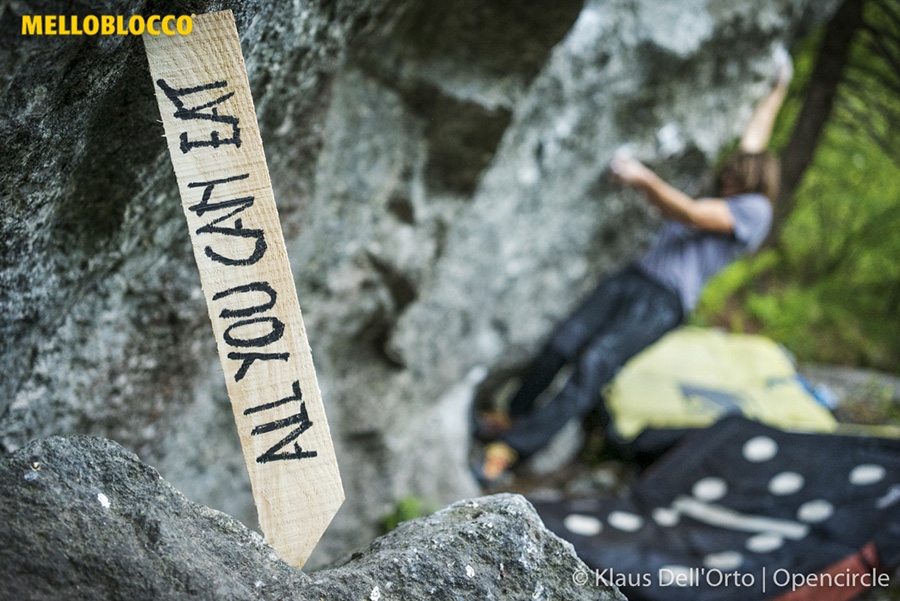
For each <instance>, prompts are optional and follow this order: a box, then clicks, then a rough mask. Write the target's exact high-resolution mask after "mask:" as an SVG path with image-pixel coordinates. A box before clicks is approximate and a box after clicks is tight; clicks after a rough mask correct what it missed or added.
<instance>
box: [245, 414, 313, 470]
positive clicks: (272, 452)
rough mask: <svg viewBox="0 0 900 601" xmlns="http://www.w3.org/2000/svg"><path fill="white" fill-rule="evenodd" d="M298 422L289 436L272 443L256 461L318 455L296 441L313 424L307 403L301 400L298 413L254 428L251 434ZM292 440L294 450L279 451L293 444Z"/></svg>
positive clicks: (305, 457)
mask: <svg viewBox="0 0 900 601" xmlns="http://www.w3.org/2000/svg"><path fill="white" fill-rule="evenodd" d="M296 424H299V425H297V427H296V428H294V429H293V430H291V432H290V433H289V434H288V435H287V436H285V437H284V438H282V439H281V440H279V441H278V442H277V443H275V444H274V445H272V447H271V448H269V450H268V451H266V452H265V453H263V454H262V455H260V456H259V457H257V458H256V463H269V462H270V461H287V460H288V459H308V458H310V457H315V456H316V455H318V453H317V452H316V451H304V450H303V447H301V446H300V444H299V443H297V442H294V441H295V440H297V438H299V437H300V435H301V434H303V433H304V432H306V431H307V430H309V429H310V428H312V425H313V423H312V420H310V419H309V414H308V413H307V411H306V403H304V402H302V401H301V402H300V412H299V413H298V414H297V415H292V416H291V417H287V418H284V419H279V420H276V421H274V422H270V423H268V424H263V425H261V426H257V427H255V428H253V431H251V432H250V435H251V436H256V435H258V434H264V433H266V432H271V431H273V430H280V429H281V428H287V427H289V426H293V425H296ZM292 442H293V443H294V450H293V451H292V452H287V453H279V451H280V450H281V449H283V448H284V447H286V446H287V445H289V444H291V443H292Z"/></svg>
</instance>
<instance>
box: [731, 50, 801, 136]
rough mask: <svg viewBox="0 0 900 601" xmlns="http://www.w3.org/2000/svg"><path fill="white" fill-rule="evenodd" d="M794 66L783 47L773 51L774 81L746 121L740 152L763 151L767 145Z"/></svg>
mask: <svg viewBox="0 0 900 601" xmlns="http://www.w3.org/2000/svg"><path fill="white" fill-rule="evenodd" d="M793 74H794V68H793V65H792V63H791V56H790V55H789V54H788V52H787V50H785V49H784V48H783V47H779V48H778V50H777V51H776V52H775V83H774V85H773V87H772V89H771V90H770V91H769V93H768V94H766V96H764V97H763V99H762V100H760V101H759V102H758V103H757V105H756V108H755V109H754V110H753V115H752V116H751V117H750V121H749V122H748V123H747V128H746V129H745V130H744V135H743V136H742V137H741V145H740V149H741V152H746V153H751V154H752V153H759V152H763V151H764V150H765V149H766V147H767V146H768V145H769V139H770V138H771V137H772V127H773V126H774V125H775V117H776V116H777V115H778V111H779V110H780V109H781V105H782V103H784V98H785V96H786V95H787V90H788V84H790V82H791V77H793Z"/></svg>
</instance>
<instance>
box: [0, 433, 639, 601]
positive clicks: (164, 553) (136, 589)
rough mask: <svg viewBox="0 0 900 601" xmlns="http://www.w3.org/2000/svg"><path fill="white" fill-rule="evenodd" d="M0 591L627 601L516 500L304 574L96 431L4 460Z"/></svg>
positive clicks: (463, 513)
mask: <svg viewBox="0 0 900 601" xmlns="http://www.w3.org/2000/svg"><path fill="white" fill-rule="evenodd" d="M0 488H2V490H3V491H4V493H3V494H4V500H3V503H2V504H0V581H2V583H3V584H2V586H0V599H3V600H7V599H8V600H10V601H13V600H15V601H29V600H39V599H67V600H72V601H77V600H96V601H108V600H113V599H128V600H129V601H140V600H148V601H150V600H153V601H156V600H158V599H172V600H176V599H210V600H213V599H215V600H223V599H230V600H240V599H248V600H250V599H252V600H256V601H265V600H268V599H273V600H274V599H279V600H287V599H296V600H297V601H301V600H321V599H327V600H335V601H337V600H341V601H343V600H346V599H375V600H378V599H381V600H384V601H388V600H391V599H397V600H401V599H402V600H406V599H435V600H445V599H446V600H451V599H453V600H461V599H495V600H498V601H500V600H504V599H506V600H510V601H513V600H516V601H518V600H520V599H526V598H528V599H546V600H550V599H575V598H578V599H585V600H588V599H590V600H598V601H599V600H612V599H624V597H623V596H622V595H621V594H620V593H618V591H615V590H613V589H609V588H607V587H603V586H594V585H593V579H592V580H591V584H589V585H588V586H584V587H578V586H577V585H576V584H574V582H573V576H572V575H573V573H575V572H586V571H587V568H586V566H585V565H584V564H583V563H582V562H581V561H580V560H579V559H578V558H577V557H576V556H575V553H574V551H573V549H572V547H571V545H569V544H568V543H565V542H563V541H562V540H561V539H559V538H557V537H556V536H555V535H553V534H552V533H550V532H549V531H548V530H546V529H545V528H544V526H543V524H542V523H541V521H540V519H539V518H538V516H537V514H536V513H535V512H534V509H533V508H532V507H531V506H530V505H529V504H528V502H527V501H525V500H524V499H523V498H522V497H519V496H515V495H498V496H494V497H485V498H481V499H475V500H471V501H465V502H461V503H459V504H456V505H453V506H451V507H448V508H447V509H445V510H443V511H441V512H439V513H437V514H435V515H433V516H431V517H428V518H423V519H419V520H415V521H411V522H405V523H403V524H401V525H400V527H398V528H397V529H395V530H393V531H392V532H391V533H389V534H388V535H386V536H384V537H382V538H380V539H378V540H376V541H375V542H374V543H372V544H371V545H370V546H369V547H368V548H366V549H364V550H362V551H360V552H358V553H355V554H353V556H352V557H351V558H350V559H348V560H347V561H346V562H345V563H344V564H343V565H341V566H340V567H337V568H333V569H329V570H323V571H319V572H315V573H313V574H311V575H307V574H305V573H303V572H301V571H299V570H297V569H295V568H292V567H291V566H288V565H287V564H285V563H284V562H282V561H281V560H280V559H278V557H277V556H276V555H275V553H274V551H273V550H272V549H271V547H269V546H268V545H267V544H266V543H265V541H263V540H262V538H261V537H260V536H259V535H258V534H257V533H255V532H253V531H251V530H248V529H247V528H245V527H244V526H243V525H242V524H240V523H239V522H238V521H236V520H235V519H233V518H231V517H229V516H227V515H225V514H223V513H220V512H218V511H214V510H211V509H209V508H206V507H203V506H201V505H197V504H195V503H192V502H190V501H188V500H187V499H185V497H184V496H183V495H181V494H180V493H179V492H178V491H176V490H175V489H174V488H172V486H171V485H169V484H168V483H167V482H165V481H164V480H163V479H162V478H161V477H160V476H159V474H158V473H157V472H156V470H154V469H153V468H151V467H149V466H147V465H146V464H143V463H141V462H140V461H139V460H138V458H137V457H136V456H135V455H134V454H132V453H130V452H128V451H126V450H125V449H123V448H122V447H120V446H119V445H117V444H115V443H113V442H111V441H108V440H104V439H100V438H88V437H70V438H60V437H52V438H48V439H45V440H42V441H38V442H35V443H33V444H31V445H29V446H27V447H25V448H23V449H21V450H19V451H18V452H16V453H14V454H12V455H10V456H8V457H5V458H3V459H0Z"/></svg>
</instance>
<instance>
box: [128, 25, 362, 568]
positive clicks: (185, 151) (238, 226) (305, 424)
mask: <svg viewBox="0 0 900 601" xmlns="http://www.w3.org/2000/svg"><path fill="white" fill-rule="evenodd" d="M193 22H194V28H193V31H192V32H191V33H190V34H189V35H186V36H181V35H176V36H166V35H160V36H150V35H145V36H144V45H145V47H146V49H147V57H148V59H149V61H150V73H151V75H152V76H153V85H154V88H155V89H156V99H157V102H158V103H159V109H160V114H161V115H162V120H163V125H164V127H165V131H166V138H167V140H168V145H169V153H170V155H171V157H172V164H173V165H174V167H175V175H176V177H177V179H178V188H179V191H180V193H181V201H182V205H183V208H184V214H185V216H186V217H187V222H188V227H189V228H190V233H191V241H192V243H193V247H194V257H195V258H196V260H197V267H198V268H199V269H200V281H201V283H202V285H203V292H204V294H205V296H206V303H207V306H208V308H209V316H210V319H211V320H212V326H213V331H214V332H215V336H216V343H217V345H218V349H219V359H220V360H221V362H222V369H223V370H224V372H225V380H226V383H227V386H228V394H229V396H230V397H231V404H232V409H233V410H234V418H235V422H236V423H237V429H238V433H239V435H240V439H241V445H242V447H243V450H244V461H245V462H246V464H247V470H248V471H249V473H250V482H251V484H252V486H253V497H254V500H255V501H256V509H257V511H258V512H259V521H260V525H261V526H262V530H263V533H264V534H265V536H266V539H267V540H268V541H269V543H270V544H271V545H272V546H273V547H274V548H275V550H276V551H277V552H278V553H279V555H281V557H282V558H283V559H284V560H285V561H287V562H289V563H291V564H293V565H295V566H298V567H301V566H302V565H303V564H304V563H305V562H306V560H307V559H308V558H309V555H310V553H312V550H313V547H315V545H316V543H317V542H318V541H319V539H320V538H321V537H322V534H323V533H324V532H325V529H326V527H327V526H328V524H329V522H330V521H331V519H332V518H333V517H334V514H335V513H336V512H337V510H338V508H339V507H340V505H341V503H342V502H343V500H344V493H343V489H342V488H341V480H340V475H339V474H338V469H337V461H336V460H335V455H334V448H333V447H332V443H331V435H330V434H329V432H328V424H327V423H326V421H325V411H324V408H323V406H322V397H321V395H320V393H319V386H318V384H317V382H316V374H315V370H314V368H313V363H312V356H311V354H310V349H309V343H308V342H307V339H306V331H305V329H304V327H303V320H302V318H301V316H300V305H299V303H298V301H297V291H296V289H295V287H294V280H293V277H292V276H291V271H290V266H289V264H288V258H287V252H286V251H285V245H284V237H283V235H282V232H281V225H280V223H279V221H278V213H277V210H276V208H275V199H274V196H273V194H272V185H271V183H270V181H269V172H268V169H267V167H266V159H265V155H264V154H263V147H262V140H261V139H260V135H259V126H258V125H257V122H256V113H255V111H254V108H253V99H252V98H251V96H250V85H249V82H248V81H247V72H246V70H245V68H244V60H243V57H242V55H241V45H240V42H239V40H238V35H237V29H236V27H235V23H234V17H233V16H232V14H231V11H223V12H217V13H210V14H205V15H196V16H195V17H194V20H193Z"/></svg>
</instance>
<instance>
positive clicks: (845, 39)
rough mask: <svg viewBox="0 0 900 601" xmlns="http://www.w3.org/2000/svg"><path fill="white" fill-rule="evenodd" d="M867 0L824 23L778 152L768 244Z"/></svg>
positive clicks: (827, 108) (854, 1) (823, 118)
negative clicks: (809, 72)
mask: <svg viewBox="0 0 900 601" xmlns="http://www.w3.org/2000/svg"><path fill="white" fill-rule="evenodd" d="M866 1H867V0H845V1H844V3H843V4H842V5H841V6H840V8H838V10H837V12H836V13H835V14H834V16H833V17H832V18H831V20H830V21H829V22H828V25H827V26H826V29H825V36H824V38H823V39H822V45H821V47H820V48H819V56H818V59H817V61H816V66H815V68H814V69H813V73H812V76H811V77H810V82H809V88H808V89H807V92H806V99H805V100H804V101H803V108H802V109H801V110H800V115H799V116H798V117H797V122H796V123H795V124H794V131H793V132H792V133H791V139H790V141H789V142H788V144H787V146H786V147H785V149H784V152H783V153H782V159H781V192H780V194H779V195H778V202H777V203H776V205H775V216H774V220H773V223H772V230H771V232H770V234H769V236H770V241H772V240H775V239H776V236H777V234H778V231H779V230H780V229H781V225H782V224H783V223H784V220H785V218H786V217H787V216H788V215H789V214H790V213H791V211H792V210H793V209H794V204H795V203H794V191H795V190H796V189H797V186H798V185H799V183H800V180H801V179H802V177H803V174H804V173H805V172H806V169H807V168H808V167H809V164H810V163H811V162H812V158H813V154H814V153H815V150H816V147H817V146H818V143H819V138H820V137H821V135H822V130H823V129H824V127H825V124H826V123H827V122H828V118H829V117H830V115H831V107H832V105H833V104H834V99H835V97H836V95H837V88H838V84H840V82H841V80H842V79H843V76H844V68H845V67H846V65H847V59H848V57H849V55H850V46H851V44H852V42H853V38H854V36H855V34H856V32H857V31H858V30H859V29H860V28H861V27H862V25H863V7H864V6H865V4H866Z"/></svg>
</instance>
